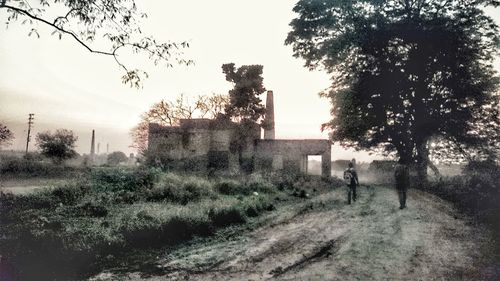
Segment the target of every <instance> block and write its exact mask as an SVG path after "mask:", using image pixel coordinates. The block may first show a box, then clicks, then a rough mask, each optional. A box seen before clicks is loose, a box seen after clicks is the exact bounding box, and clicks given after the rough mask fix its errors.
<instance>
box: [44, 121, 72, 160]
mask: <svg viewBox="0 0 500 281" xmlns="http://www.w3.org/2000/svg"><path fill="white" fill-rule="evenodd" d="M77 139H78V137H77V136H75V135H74V134H73V131H70V130H66V129H58V130H56V132H55V133H51V132H50V131H46V132H42V133H38V134H37V135H36V145H37V146H38V147H39V148H40V150H41V151H42V155H44V156H46V157H48V158H51V159H52V160H53V161H54V162H55V163H58V164H60V163H62V162H63V161H64V160H66V159H71V158H73V157H75V156H76V155H77V153H76V151H75V143H76V141H77Z"/></svg>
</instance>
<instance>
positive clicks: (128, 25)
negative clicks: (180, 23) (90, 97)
mask: <svg viewBox="0 0 500 281" xmlns="http://www.w3.org/2000/svg"><path fill="white" fill-rule="evenodd" d="M0 9H3V10H5V11H6V13H7V15H8V17H7V25H9V24H11V23H13V22H16V21H21V20H22V24H26V23H27V24H30V25H34V23H41V24H44V25H47V26H49V27H51V28H53V30H54V31H53V32H52V35H57V36H58V37H59V39H62V37H63V35H66V36H68V37H69V38H71V39H72V40H75V41H76V42H77V43H78V44H80V45H81V46H82V47H84V48H85V49H87V50H88V51H90V52H92V53H96V54H101V55H106V56H111V57H113V58H114V60H115V61H116V63H117V64H118V66H119V67H120V68H121V69H122V70H123V71H124V72H125V73H124V75H123V76H122V81H123V83H125V84H129V85H130V86H135V87H140V85H141V83H142V80H143V79H144V78H147V76H148V75H147V73H146V72H144V71H142V70H140V69H129V68H128V67H127V66H126V65H125V64H124V63H123V62H122V61H121V59H120V56H119V54H120V53H121V52H122V50H124V49H128V50H130V51H132V52H134V53H143V54H145V55H147V56H148V57H149V58H150V59H151V60H152V61H153V62H154V63H155V64H158V63H160V62H163V63H165V64H166V66H167V67H172V66H173V62H172V61H175V63H177V64H187V65H189V64H191V63H192V61H191V60H185V59H183V58H182V56H183V53H182V49H183V48H187V47H189V44H188V43H187V42H180V43H176V42H170V41H168V42H164V43H161V42H157V41H156V39H155V38H154V37H151V36H143V35H142V30H141V28H140V20H141V19H143V18H146V17H147V15H146V14H144V13H140V12H139V11H138V9H137V5H136V3H135V1H134V0H112V1H107V0H98V1H83V0H74V1H70V0H65V1H61V0H39V1H30V2H29V3H28V2H27V1H15V0H3V1H0ZM33 34H34V35H36V36H37V37H40V35H39V33H38V31H37V30H36V28H35V27H33V28H31V31H30V32H29V36H31V35H33ZM93 45H101V46H103V45H106V46H107V47H105V49H101V50H98V49H96V48H95V47H94V46H93Z"/></svg>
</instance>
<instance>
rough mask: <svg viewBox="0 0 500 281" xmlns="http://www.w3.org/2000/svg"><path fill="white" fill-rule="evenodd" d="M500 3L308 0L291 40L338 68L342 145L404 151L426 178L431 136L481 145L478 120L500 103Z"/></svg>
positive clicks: (335, 89)
mask: <svg viewBox="0 0 500 281" xmlns="http://www.w3.org/2000/svg"><path fill="white" fill-rule="evenodd" d="M499 3H500V2H499V1H491V0H490V1H487V0H483V1H481V0H480V1H476V0H474V1H473V0H464V1H448V0H364V1H343V0H333V1H315V0H301V1H299V2H298V3H297V5H296V6H295V8H294V11H295V12H296V13H298V17H297V18H296V19H294V20H293V21H292V22H291V26H292V31H291V32H290V33H289V35H288V38H287V40H286V44H290V45H292V46H293V50H294V55H295V56H297V57H302V58H304V59H305V65H306V66H307V67H309V68H311V69H315V68H324V69H326V70H327V71H328V72H329V73H331V74H332V81H333V83H332V85H331V87H330V89H329V91H326V92H324V93H322V95H323V96H325V97H328V98H329V99H330V100H331V103H332V110H331V113H332V117H333V119H332V120H331V121H330V122H328V123H326V124H324V128H325V129H330V130H331V133H332V134H331V135H332V139H333V140H334V141H337V142H340V143H342V144H344V145H346V146H352V147H356V148H360V149H374V148H382V149H383V150H384V151H386V152H393V151H395V152H397V154H398V156H399V157H400V158H401V159H402V160H403V161H404V162H406V163H408V164H409V163H413V162H416V163H417V166H418V171H419V175H420V178H421V179H422V180H425V179H426V171H427V166H428V164H429V147H428V141H429V140H430V139H431V138H435V137H442V138H444V139H447V140H454V141H456V142H458V143H467V144H479V143H481V138H479V137H478V134H477V132H475V131H474V129H473V128H474V124H473V121H474V120H475V118H477V117H478V116H480V115H481V114H482V113H481V110H482V108H483V106H484V105H485V104H488V103H490V102H492V100H493V99H494V95H493V93H494V92H495V91H496V89H497V76H496V73H495V71H494V69H493V67H492V59H493V57H494V55H495V54H496V52H497V51H496V44H497V42H498V27H497V25H496V24H495V23H494V21H493V20H492V19H491V18H490V17H488V16H487V15H485V13H484V12H483V10H482V7H484V6H487V5H493V6H497V5H498V4H499ZM496 110H498V108H497V109H496ZM489 121H492V122H494V121H495V120H492V119H490V120H489ZM489 121H488V122H489Z"/></svg>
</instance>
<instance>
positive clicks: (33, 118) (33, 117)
mask: <svg viewBox="0 0 500 281" xmlns="http://www.w3.org/2000/svg"><path fill="white" fill-rule="evenodd" d="M33 120H35V114H34V113H30V114H29V117H28V137H27V138H26V154H28V145H29V143H30V134H31V125H33Z"/></svg>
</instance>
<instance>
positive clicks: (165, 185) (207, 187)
mask: <svg viewBox="0 0 500 281" xmlns="http://www.w3.org/2000/svg"><path fill="white" fill-rule="evenodd" d="M212 195H213V187H212V184H211V183H210V182H209V181H207V180H204V179H200V178H194V177H189V178H185V179H181V178H180V177H178V176H175V175H171V174H167V175H166V176H164V177H163V178H162V179H161V180H160V182H159V183H158V184H157V185H156V186H155V187H154V188H152V189H151V190H150V191H149V193H148V195H147V198H148V200H150V201H162V200H166V201H171V202H175V203H180V204H184V205H185V204H187V203H189V202H192V201H198V200H200V199H201V198H204V197H209V196H212Z"/></svg>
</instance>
